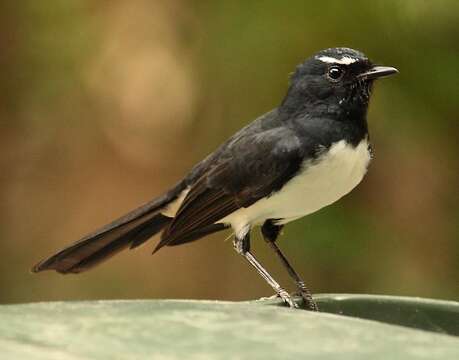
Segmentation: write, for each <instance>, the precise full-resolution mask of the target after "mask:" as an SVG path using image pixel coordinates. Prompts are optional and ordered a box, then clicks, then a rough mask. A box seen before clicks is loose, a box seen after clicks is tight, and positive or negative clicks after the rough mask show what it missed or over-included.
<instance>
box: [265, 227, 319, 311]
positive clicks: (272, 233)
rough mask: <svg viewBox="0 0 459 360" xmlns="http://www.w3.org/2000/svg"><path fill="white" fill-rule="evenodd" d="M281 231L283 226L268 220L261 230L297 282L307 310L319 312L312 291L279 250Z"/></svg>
mask: <svg viewBox="0 0 459 360" xmlns="http://www.w3.org/2000/svg"><path fill="white" fill-rule="evenodd" d="M281 229H282V225H275V224H273V222H272V221H270V220H267V221H266V222H265V223H264V224H263V226H262V228H261V232H262V234H263V238H264V239H265V241H266V242H267V243H268V244H269V246H270V247H271V248H272V249H273V250H274V252H275V253H276V255H277V256H278V257H279V259H280V260H281V262H282V265H284V267H285V268H286V269H287V272H288V273H289V275H290V277H291V278H292V279H293V281H295V284H296V286H297V287H298V290H299V292H300V295H301V297H302V298H303V300H304V302H305V305H306V307H307V309H308V310H312V311H318V310H319V308H318V306H317V304H316V302H315V301H314V300H313V298H312V294H311V291H310V290H309V289H308V288H307V287H306V285H305V283H304V281H303V280H302V279H301V278H300V276H299V275H298V273H297V272H296V271H295V270H294V269H293V267H292V266H291V265H290V263H289V262H288V260H287V258H286V257H285V256H284V254H283V253H282V251H281V250H280V249H279V247H278V246H277V244H276V239H277V237H278V236H279V233H280V231H281Z"/></svg>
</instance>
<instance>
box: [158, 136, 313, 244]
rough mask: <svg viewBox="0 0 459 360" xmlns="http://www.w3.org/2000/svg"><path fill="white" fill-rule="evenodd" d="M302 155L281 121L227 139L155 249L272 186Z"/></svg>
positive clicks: (286, 175)
mask: <svg viewBox="0 0 459 360" xmlns="http://www.w3.org/2000/svg"><path fill="white" fill-rule="evenodd" d="M303 158H304V153H303V147H302V146H301V141H300V139H299V138H298V137H297V136H296V135H295V133H294V132H293V131H292V130H290V129H288V128H287V127H277V128H274V129H269V130H265V131H261V132H258V133H255V134H254V133H252V134H248V135H247V136H242V137H238V138H235V139H233V140H232V141H231V142H230V143H228V144H227V145H226V147H225V148H224V150H223V151H221V153H220V154H219V156H218V158H216V159H213V161H212V163H210V164H208V165H207V167H206V169H205V171H203V173H202V174H201V176H200V177H199V178H198V179H197V180H196V181H195V182H194V183H193V184H192V185H191V188H190V191H189V192H188V194H187V196H186V197H185V199H184V201H183V203H182V204H181V206H180V208H179V210H178V211H177V214H176V216H175V218H174V219H173V221H172V222H171V223H170V224H169V225H168V226H167V227H166V229H165V231H164V232H163V235H162V239H161V242H160V243H159V244H158V246H157V248H156V249H155V251H156V250H158V249H160V248H161V247H163V246H164V245H177V244H180V243H182V242H183V241H182V239H186V238H188V237H189V236H190V234H193V233H195V232H199V231H201V229H203V228H208V227H209V226H212V225H213V224H214V223H215V222H217V221H219V220H221V219H223V218H224V217H226V216H228V215H229V214H231V213H233V212H234V211H236V210H237V209H239V208H241V207H248V206H250V205H252V204H253V203H255V202H256V201H258V200H259V199H261V198H263V197H266V196H270V195H271V194H272V193H274V192H276V191H278V190H279V189H281V188H282V186H283V185H284V184H285V183H286V182H288V181H289V180H290V179H291V178H292V177H293V176H294V175H295V174H296V173H297V172H298V170H299V169H300V167H301V164H302V161H303Z"/></svg>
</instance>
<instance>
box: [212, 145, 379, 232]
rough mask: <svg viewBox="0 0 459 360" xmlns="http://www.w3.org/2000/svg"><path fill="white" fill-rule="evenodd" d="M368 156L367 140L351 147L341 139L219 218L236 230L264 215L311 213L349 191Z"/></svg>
mask: <svg viewBox="0 0 459 360" xmlns="http://www.w3.org/2000/svg"><path fill="white" fill-rule="evenodd" d="M370 160H371V154H370V151H369V149H368V141H367V140H366V139H365V140H363V141H361V142H360V144H359V145H357V146H356V147H353V146H352V145H350V144H348V143H346V142H345V141H344V140H342V141H339V142H337V143H334V144H333V145H332V146H331V147H330V149H329V151H327V152H326V153H325V154H324V155H322V156H321V157H319V158H318V159H317V160H316V161H314V162H313V163H310V162H309V163H305V164H303V167H302V170H301V172H300V173H299V175H297V176H295V177H294V178H293V179H292V180H290V181H289V182H288V183H287V184H286V185H284V187H283V188H282V189H281V190H280V191H278V192H277V193H275V194H273V195H272V196H270V197H269V198H265V199H261V200H259V201H257V202H256V203H254V204H253V205H251V206H249V207H247V208H241V209H239V210H237V211H236V212H234V213H233V214H231V215H229V216H227V217H226V218H224V219H223V220H221V221H220V222H222V223H230V224H231V226H232V227H233V229H234V230H235V232H236V233H238V232H242V233H244V232H245V231H247V230H248V229H249V228H250V226H251V225H255V224H260V223H262V222H264V221H265V220H267V219H283V220H281V221H280V222H279V223H280V224H285V223H287V222H289V221H291V220H294V219H297V218H299V217H302V216H305V215H308V214H311V213H313V212H315V211H317V210H319V209H321V208H323V207H324V206H327V205H330V204H331V203H333V202H335V201H337V200H338V199H340V198H341V197H342V196H344V195H346V194H347V193H349V192H350V191H351V190H352V189H353V188H354V187H356V186H357V184H358V183H359V182H360V181H361V180H362V178H363V176H364V175H365V173H366V171H367V167H368V164H369V162H370Z"/></svg>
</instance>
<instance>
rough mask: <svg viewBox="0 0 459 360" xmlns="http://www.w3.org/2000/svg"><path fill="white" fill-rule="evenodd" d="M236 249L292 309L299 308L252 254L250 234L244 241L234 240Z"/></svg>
mask: <svg viewBox="0 0 459 360" xmlns="http://www.w3.org/2000/svg"><path fill="white" fill-rule="evenodd" d="M233 246H234V249H235V250H236V251H237V253H238V254H241V255H242V256H244V257H245V258H246V259H247V261H248V262H249V264H250V265H252V266H253V267H254V268H255V270H257V272H258V274H260V276H261V277H262V278H263V279H265V280H266V282H267V283H268V284H269V285H270V286H271V287H272V288H273V289H274V291H275V292H276V293H277V294H278V295H279V296H280V298H281V299H282V300H284V302H286V303H287V304H288V306H290V307H291V308H298V304H297V303H295V302H294V301H293V299H292V297H291V296H290V294H289V293H288V292H287V291H285V290H284V289H283V288H282V287H281V286H280V285H279V283H278V282H277V281H276V280H274V278H273V277H272V276H271V275H270V274H269V273H268V272H267V271H266V270H265V268H264V267H263V266H262V265H261V264H260V263H259V262H258V260H257V259H256V258H255V257H254V256H253V255H252V253H251V252H250V232H248V233H247V234H246V235H245V236H244V238H243V239H238V238H237V237H235V238H234V240H233Z"/></svg>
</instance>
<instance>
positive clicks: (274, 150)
mask: <svg viewBox="0 0 459 360" xmlns="http://www.w3.org/2000/svg"><path fill="white" fill-rule="evenodd" d="M397 72H398V71H397V69H395V68H393V67H385V66H375V65H374V64H373V63H372V62H371V61H370V60H369V59H368V58H367V57H366V56H365V55H364V54H363V53H361V52H359V51H356V50H353V49H349V48H331V49H327V50H322V51H320V52H318V53H317V54H315V55H314V56H312V57H310V58H309V59H307V60H306V61H305V62H304V63H302V64H300V65H299V66H297V68H296V70H295V72H294V73H293V75H292V76H291V80H290V86H289V89H288V91H287V95H286V96H285V98H284V99H283V101H282V103H281V104H280V105H279V106H278V107H277V108H275V109H274V110H271V111H270V112H268V113H266V114H264V115H262V116H260V117H259V118H258V119H256V120H255V121H253V122H252V123H251V124H249V125H247V126H246V127H244V128H243V129H241V130H240V131H239V132H237V133H236V134H235V135H233V136H232V137H231V138H230V139H228V140H227V141H226V142H225V143H223V144H222V145H221V146H220V147H219V148H218V149H217V150H215V151H214V152H213V153H212V154H210V155H209V156H207V157H206V158H205V159H204V160H202V161H201V162H199V163H198V164H197V165H196V166H194V167H193V168H192V169H191V171H190V172H189V173H188V175H186V176H185V177H184V178H183V179H182V180H181V181H179V182H178V183H177V184H176V185H174V186H173V187H172V188H171V189H170V190H169V191H167V192H166V193H165V194H163V195H162V196H160V197H158V198H156V199H154V200H152V201H150V202H148V203H147V204H145V205H143V206H141V207H139V208H138V209H136V210H133V211H131V212H130V213H128V214H126V215H125V216H123V217H121V218H119V219H117V220H115V221H113V222H112V223H110V224H108V225H106V226H104V227H102V228H101V229H99V230H97V231H95V232H93V233H91V234H89V235H87V236H86V237H84V238H83V239H81V240H79V241H77V242H75V243H73V244H71V245H69V246H67V247H66V248H64V249H63V250H61V251H59V252H57V253H56V254H54V255H52V256H51V257H49V258H47V259H46V260H43V261H41V262H40V263H38V264H37V265H35V266H34V267H33V269H32V271H34V272H39V271H42V270H56V271H57V272H60V273H63V274H67V273H79V272H82V271H86V270H88V269H90V268H92V267H93V266H95V265H98V264H99V263H101V262H102V261H104V260H107V259H108V258H109V257H111V256H112V255H115V254H116V253H118V252H119V251H121V250H124V249H126V248H129V249H134V248H136V247H138V246H140V245H142V244H143V243H144V242H145V241H147V240H148V239H149V238H150V237H152V236H153V235H155V234H156V233H158V232H161V240H160V241H159V243H158V244H157V245H156V248H155V250H154V252H156V251H158V250H159V249H160V248H162V247H163V246H175V245H181V244H185V243H188V242H191V241H194V240H198V239H200V238H202V237H203V236H206V235H209V234H212V233H215V232H217V231H220V230H223V229H226V228H229V227H231V228H232V230H233V231H234V241H233V245H234V249H235V250H236V251H237V252H238V253H239V254H241V255H242V256H244V257H245V258H246V259H247V261H248V262H249V263H250V264H251V265H252V266H253V267H254V268H255V269H256V270H257V272H258V273H259V274H260V275H261V276H262V277H263V278H264V279H265V280H266V281H267V282H268V283H269V285H271V286H272V288H273V289H274V290H275V291H276V293H277V294H278V295H279V296H280V297H281V298H282V299H283V300H284V301H285V302H286V303H287V304H288V305H289V306H290V307H298V305H297V304H296V303H295V302H294V301H293V300H292V297H291V296H290V295H289V294H288V293H287V292H286V291H285V290H284V289H283V288H282V287H281V286H280V285H279V284H278V283H277V282H276V281H275V280H274V279H273V278H272V276H271V275H270V274H269V273H268V272H267V271H266V270H265V269H264V268H263V266H262V265H261V264H260V263H259V262H258V261H257V260H256V258H255V257H254V256H253V254H252V253H251V252H250V230H251V229H252V227H253V226H255V225H261V231H262V233H263V237H264V239H265V240H266V241H267V243H268V244H269V245H270V246H271V247H272V248H273V250H274V251H275V253H276V254H277V256H278V257H279V258H280V260H281V262H282V264H283V265H284V266H285V267H286V269H287V271H288V273H289V274H290V276H291V277H292V278H293V280H294V281H295V283H296V285H297V287H298V290H299V293H300V295H301V296H302V298H303V299H304V301H305V304H306V306H307V308H309V309H311V310H317V306H316V304H315V303H314V301H313V299H312V297H311V293H310V291H309V290H308V288H307V287H306V286H305V284H304V282H303V280H301V278H300V277H299V276H298V274H297V273H296V272H295V270H294V269H293V268H292V267H291V266H290V264H289V262H288V261H287V259H286V258H285V256H284V255H283V253H282V252H281V250H280V249H279V248H278V246H277V244H276V239H277V237H278V235H279V232H280V230H281V229H282V227H283V226H284V224H286V223H288V222H290V221H292V220H295V219H298V218H300V217H303V216H305V215H308V214H311V213H313V212H315V211H317V210H319V209H321V208H323V207H324V206H327V205H330V204H331V203H333V202H335V201H337V200H338V199H340V198H341V197H342V196H344V195H346V194H347V193H349V192H350V191H351V190H352V189H353V188H354V187H355V186H357V184H358V183H359V182H360V181H361V180H362V178H363V176H364V175H365V173H366V171H367V167H368V164H369V163H370V160H371V158H372V151H371V146H370V143H369V137H368V126H367V108H368V102H369V99H370V95H371V90H372V86H373V81H374V80H375V79H377V78H380V77H383V76H387V75H391V74H394V73H397Z"/></svg>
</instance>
